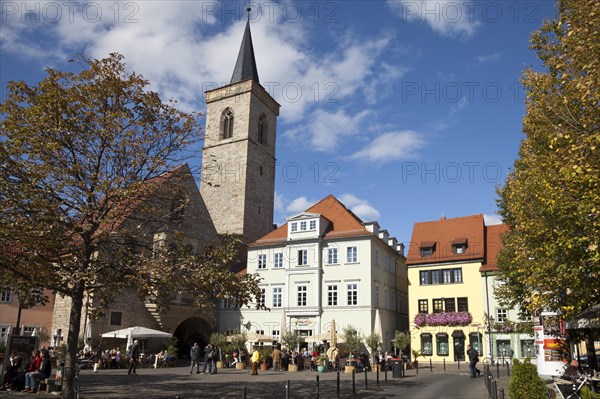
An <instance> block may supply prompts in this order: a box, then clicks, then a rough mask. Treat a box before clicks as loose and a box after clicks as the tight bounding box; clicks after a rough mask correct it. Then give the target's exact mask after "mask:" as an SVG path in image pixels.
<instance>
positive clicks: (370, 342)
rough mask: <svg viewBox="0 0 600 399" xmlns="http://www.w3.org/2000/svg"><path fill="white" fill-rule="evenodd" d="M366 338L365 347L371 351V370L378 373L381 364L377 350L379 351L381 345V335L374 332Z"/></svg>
mask: <svg viewBox="0 0 600 399" xmlns="http://www.w3.org/2000/svg"><path fill="white" fill-rule="evenodd" d="M364 338H365V345H367V347H368V348H369V350H370V351H371V370H372V371H377V370H379V363H378V361H377V355H376V354H377V350H378V349H379V345H380V344H381V337H380V336H379V334H377V333H375V332H372V333H371V334H369V335H367V336H366V337H364Z"/></svg>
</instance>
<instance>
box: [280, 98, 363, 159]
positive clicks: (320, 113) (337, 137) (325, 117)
mask: <svg viewBox="0 0 600 399" xmlns="http://www.w3.org/2000/svg"><path fill="white" fill-rule="evenodd" d="M369 115H370V111H369V110H363V111H361V112H359V113H357V114H349V113H348V112H346V110H344V109H341V108H340V109H338V110H336V111H334V112H328V111H326V110H324V109H317V110H315V111H313V112H312V114H311V115H310V117H309V118H308V119H309V123H308V124H306V125H302V126H298V127H297V128H295V129H290V130H288V131H287V132H286V133H285V134H286V136H287V137H290V138H292V139H293V140H295V141H300V142H303V141H304V140H308V144H310V146H311V149H312V150H315V151H322V152H333V151H335V150H336V149H337V148H338V147H339V146H340V144H341V141H342V140H343V139H344V138H345V137H349V136H354V135H357V134H359V133H360V132H361V131H362V130H361V127H360V126H361V123H362V121H363V120H365V119H366V118H367V116H369Z"/></svg>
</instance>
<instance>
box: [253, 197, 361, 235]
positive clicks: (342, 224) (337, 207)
mask: <svg viewBox="0 0 600 399" xmlns="http://www.w3.org/2000/svg"><path fill="white" fill-rule="evenodd" d="M306 212H309V213H318V214H320V215H321V216H323V217H325V218H326V219H327V220H329V222H330V225H329V228H328V229H327V231H326V232H325V235H324V238H325V239H328V238H336V237H354V236H362V235H367V234H373V233H371V232H369V231H368V230H367V229H366V228H365V227H364V225H363V221H362V220H361V219H360V218H359V217H358V216H356V215H355V214H354V213H353V212H352V211H351V210H349V209H348V208H346V207H345V206H344V204H342V203H341V202H340V201H339V200H338V199H337V198H335V197H334V196H333V195H331V194H330V195H328V196H327V197H325V198H323V199H322V200H321V201H319V202H317V203H316V204H315V205H313V206H311V207H310V208H308V209H307V210H306ZM287 234H288V228H287V223H284V224H283V225H281V226H279V227H278V228H277V229H275V230H273V231H271V232H270V233H268V234H266V235H265V236H263V237H261V238H259V239H258V240H256V241H255V242H253V243H251V244H250V246H260V245H269V244H274V243H279V242H284V241H287Z"/></svg>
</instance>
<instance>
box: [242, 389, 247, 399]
mask: <svg viewBox="0 0 600 399" xmlns="http://www.w3.org/2000/svg"><path fill="white" fill-rule="evenodd" d="M242 399H246V387H242Z"/></svg>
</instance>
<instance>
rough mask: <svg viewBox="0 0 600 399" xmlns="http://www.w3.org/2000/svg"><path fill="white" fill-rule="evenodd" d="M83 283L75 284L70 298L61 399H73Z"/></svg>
mask: <svg viewBox="0 0 600 399" xmlns="http://www.w3.org/2000/svg"><path fill="white" fill-rule="evenodd" d="M83 287H84V286H83V283H82V282H78V283H76V285H75V287H73V296H72V297H71V300H72V302H71V313H70V317H69V333H68V335H67V350H66V353H65V371H64V373H65V375H64V379H63V385H62V389H63V395H62V397H63V399H74V398H75V391H74V390H73V380H74V378H75V368H76V367H77V349H78V348H77V346H78V344H79V328H80V325H81V310H82V309H83V295H84V289H83Z"/></svg>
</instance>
